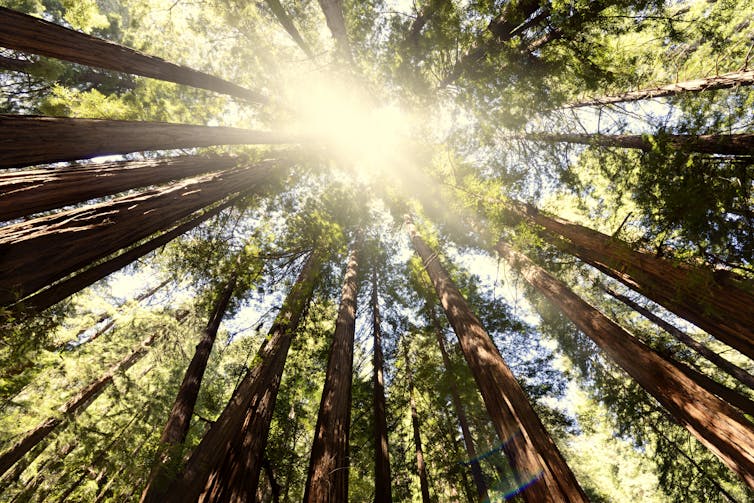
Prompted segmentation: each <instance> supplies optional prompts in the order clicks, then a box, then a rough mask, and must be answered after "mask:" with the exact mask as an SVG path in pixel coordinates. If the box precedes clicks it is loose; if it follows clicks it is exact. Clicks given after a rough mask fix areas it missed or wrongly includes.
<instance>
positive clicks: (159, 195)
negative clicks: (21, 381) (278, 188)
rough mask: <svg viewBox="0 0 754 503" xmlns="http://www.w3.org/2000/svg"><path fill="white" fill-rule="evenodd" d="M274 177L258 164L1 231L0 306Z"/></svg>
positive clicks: (271, 169)
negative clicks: (214, 203)
mask: <svg viewBox="0 0 754 503" xmlns="http://www.w3.org/2000/svg"><path fill="white" fill-rule="evenodd" d="M275 172H276V170H275V167H274V165H273V164H272V163H261V164H257V165H253V166H248V167H243V168H238V169H233V170H228V171H222V172H218V173H214V174H210V175H205V176H201V177H196V178H191V179H188V180H182V181H180V182H177V183H175V184H172V185H169V186H167V187H160V188H158V189H153V190H148V191H145V192H141V193H138V194H133V195H128V196H123V197H120V198H117V199H114V200H112V201H108V202H105V203H100V204H95V205H91V206H86V207H82V208H76V209H73V210H68V211H62V212H59V213H55V214H52V215H49V216H44V217H39V218H35V219H33V220H28V221H26V222H21V223H18V224H14V225H9V226H7V227H3V228H2V229H0V305H7V304H10V303H13V302H14V301H15V300H16V299H20V298H23V296H25V295H28V294H31V293H33V292H35V291H37V290H39V289H40V288H42V287H44V286H47V285H50V284H52V283H53V282H54V281H57V280H59V279H61V278H63V277H65V276H66V275H68V274H71V273H73V272H75V271H77V270H79V269H81V268H83V267H85V266H87V265H89V264H91V263H92V262H94V261H96V260H99V259H101V258H104V257H107V256H108V255H109V254H111V253H114V252H116V251H118V250H120V249H122V248H125V247H128V246H130V245H132V244H133V243H136V242H138V241H139V240H141V239H144V238H146V237H148V236H149V235H151V234H153V233H155V232H157V231H161V230H164V229H166V228H168V227H169V226H170V225H172V224H173V223H174V222H175V221H177V220H180V219H182V218H185V217H187V216H188V215H190V214H191V213H193V212H195V211H197V210H199V209H201V208H202V207H204V206H207V205H209V204H211V203H213V202H216V201H218V200H220V199H222V198H224V197H226V196H227V195H228V194H231V193H236V192H238V191H249V190H253V189H256V188H259V187H261V186H262V184H263V183H265V182H267V181H270V180H271V179H272V177H273V173H275ZM40 264H44V267H40Z"/></svg>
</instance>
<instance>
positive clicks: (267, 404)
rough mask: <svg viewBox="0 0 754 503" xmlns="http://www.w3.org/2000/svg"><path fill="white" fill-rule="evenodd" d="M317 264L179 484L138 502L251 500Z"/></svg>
mask: <svg viewBox="0 0 754 503" xmlns="http://www.w3.org/2000/svg"><path fill="white" fill-rule="evenodd" d="M320 261H321V257H320V256H319V252H317V251H315V252H312V254H311V255H310V256H309V257H308V258H307V260H306V262H305V263H304V266H303V268H302V269H301V272H300V273H299V276H298V279H297V280H296V283H295V284H294V285H293V287H292V288H291V291H290V293H289V294H288V296H287V297H286V299H285V302H284V303H283V306H282V308H281V310H280V312H279V313H278V315H277V317H276V318H275V322H274V324H273V325H272V328H270V332H269V337H268V342H267V343H266V344H265V345H264V346H263V347H262V348H261V349H260V351H259V354H258V361H259V362H260V363H259V365H257V366H256V367H254V368H252V369H250V370H249V371H248V372H247V373H246V375H245V376H244V378H243V380H242V381H241V383H240V384H239V386H238V388H237V389H236V391H235V393H234V394H233V397H232V398H231V400H230V402H229V403H228V405H227V406H226V407H225V409H224V410H223V412H222V413H221V414H220V417H219V418H218V419H217V421H215V423H214V424H213V425H212V427H211V428H210V430H209V431H208V432H207V434H206V435H204V438H202V440H201V442H200V443H199V445H198V446H197V447H196V449H194V451H193V453H192V454H191V457H190V458H189V460H188V462H187V463H186V467H185V469H184V470H183V472H182V473H181V474H180V475H179V477H178V479H177V480H176V481H175V482H174V483H173V484H172V485H171V486H170V487H169V488H168V490H167V491H163V492H164V496H163V497H162V499H160V494H159V492H154V494H150V495H149V496H148V497H147V496H142V501H159V502H163V501H165V502H173V503H183V502H185V501H197V500H198V501H253V498H254V497H255V496H256V489H257V485H258V483H259V474H260V470H261V466H262V458H263V455H264V450H265V447H266V445H267V436H268V432H269V429H270V423H271V421H272V413H273V411H274V408H275V401H276V399H277V393H278V389H279V387H280V380H281V377H282V375H283V369H284V367H285V360H286V358H287V356H288V350H289V348H290V345H291V341H292V339H293V337H294V335H295V334H296V330H297V328H298V325H299V323H300V321H301V320H302V319H303V316H304V313H305V311H306V308H307V306H308V304H309V302H310V300H311V297H312V293H313V291H314V287H315V284H316V281H317V278H318V277H319V273H320ZM154 487H157V486H154ZM150 498H153V499H150Z"/></svg>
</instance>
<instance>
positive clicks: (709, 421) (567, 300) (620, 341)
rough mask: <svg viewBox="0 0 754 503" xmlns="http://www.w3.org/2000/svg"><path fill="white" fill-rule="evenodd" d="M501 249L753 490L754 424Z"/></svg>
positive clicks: (530, 264)
mask: <svg viewBox="0 0 754 503" xmlns="http://www.w3.org/2000/svg"><path fill="white" fill-rule="evenodd" d="M496 249H497V251H498V252H499V253H500V255H501V256H502V257H503V258H504V259H505V260H506V261H507V262H509V263H511V264H512V265H515V266H516V267H518V269H519V270H520V271H521V274H522V275H523V277H524V279H525V280H526V281H527V282H528V283H530V284H531V285H532V286H533V287H534V288H536V289H537V290H538V291H539V292H541V293H542V295H544V296H545V297H546V298H547V299H548V300H549V301H550V302H552V303H553V304H555V305H556V306H557V307H558V308H560V309H561V310H562V311H563V313H564V314H565V315H566V316H567V317H568V318H570V319H571V321H573V323H574V324H575V325H576V326H577V327H578V328H579V330H581V331H582V332H583V333H584V334H585V335H586V336H587V337H589V338H590V339H592V340H593V341H594V342H595V343H596V344H597V345H598V346H599V347H600V348H601V349H602V350H603V351H604V352H605V354H606V355H607V356H608V357H610V358H611V359H612V360H613V361H615V362H616V363H617V364H618V365H619V366H620V367H622V368H623V369H624V370H625V371H626V372H627V373H628V374H629V375H630V376H631V377H633V378H634V379H635V380H636V382H637V383H639V385H640V386H641V387H642V388H644V389H645V390H646V391H647V392H648V393H649V394H651V395H652V396H653V397H655V398H656V399H657V401H659V402H660V403H661V404H662V405H663V406H664V407H665V408H666V409H667V410H668V411H669V412H670V413H671V415H672V416H673V417H674V418H675V419H676V420H677V421H678V422H679V423H680V424H681V425H683V426H684V427H685V428H686V429H688V430H689V431H690V432H691V433H692V434H693V435H694V436H695V437H696V438H697V440H699V441H700V442H701V443H702V444H703V445H705V446H706V447H707V448H708V449H710V450H711V451H712V452H713V453H714V454H716V455H717V456H718V457H719V458H720V459H721V460H722V461H723V462H724V463H725V464H726V465H727V466H728V467H729V468H730V469H731V470H733V471H734V472H736V473H737V474H738V475H739V476H740V477H741V479H743V481H744V482H745V483H746V484H747V485H748V486H749V487H754V426H752V424H751V423H749V422H748V421H747V420H746V419H745V418H744V417H743V415H742V414H741V413H740V412H738V411H737V410H735V409H734V408H733V407H731V406H730V405H728V404H727V403H726V402H724V401H722V400H720V399H719V398H717V397H716V396H714V395H712V394H711V393H709V392H708V391H706V390H705V389H703V388H701V387H700V386H699V385H698V384H696V383H695V382H694V381H693V380H692V379H690V378H689V377H688V376H686V375H684V373H683V372H682V371H681V370H680V369H679V368H678V367H677V366H676V365H675V364H673V362H670V361H668V360H666V359H665V358H663V357H662V356H660V355H659V354H657V353H656V352H655V351H652V349H650V348H649V347H647V346H646V345H644V344H642V343H641V342H640V341H639V340H637V339H636V338H635V337H633V336H632V335H631V334H629V333H628V332H626V331H625V330H624V329H623V328H621V327H620V326H618V325H617V324H615V323H614V322H612V321H611V320H610V319H608V318H607V317H606V316H604V315H603V314H602V313H600V312H599V311H597V310H596V309H595V308H593V307H592V306H590V305H589V304H587V303H586V302H584V301H583V300H582V299H581V298H579V297H578V296H577V295H576V294H574V293H573V292H572V291H571V290H570V289H569V288H568V287H566V286H565V285H564V284H563V283H562V282H560V281H558V280H557V279H555V278H553V277H552V276H550V275H549V274H548V273H547V272H545V271H544V270H543V269H542V268H541V267H539V266H537V265H536V264H534V263H533V262H531V260H529V259H528V258H526V257H525V256H524V255H522V254H520V253H518V252H516V251H514V250H513V249H512V248H511V247H509V246H508V245H507V244H505V243H503V242H500V243H498V245H497V247H496Z"/></svg>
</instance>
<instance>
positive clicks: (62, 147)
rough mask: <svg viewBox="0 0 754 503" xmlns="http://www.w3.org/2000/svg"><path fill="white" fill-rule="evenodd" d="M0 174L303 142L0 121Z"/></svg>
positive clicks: (80, 122) (151, 127)
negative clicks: (149, 154)
mask: <svg viewBox="0 0 754 503" xmlns="http://www.w3.org/2000/svg"><path fill="white" fill-rule="evenodd" d="M0 138H3V141H2V142H0V168H19V167H23V166H31V165H34V164H45V163H52V162H63V161H76V160H79V159H89V158H92V157H97V156H102V155H115V154H128V153H131V152H140V151H147V150H172V149H179V148H193V147H209V146H212V145H252V144H281V143H300V142H301V141H303V139H304V138H303V137H294V136H292V135H282V134H277V133H272V132H268V131H254V130H251V129H239V128H232V127H219V126H216V127H210V126H195V125H193V124H171V123H167V122H140V121H122V120H106V119H71V118H67V117H37V116H32V115H0Z"/></svg>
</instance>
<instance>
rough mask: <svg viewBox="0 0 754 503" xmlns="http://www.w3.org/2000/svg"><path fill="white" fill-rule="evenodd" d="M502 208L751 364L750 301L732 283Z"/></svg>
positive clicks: (523, 208) (533, 213) (523, 207)
mask: <svg viewBox="0 0 754 503" xmlns="http://www.w3.org/2000/svg"><path fill="white" fill-rule="evenodd" d="M506 208H507V210H508V211H509V216H511V217H512V218H513V220H514V221H518V222H520V221H522V220H523V221H527V222H529V223H533V224H536V225H540V226H542V227H544V229H545V232H540V235H541V236H542V237H543V238H545V239H546V240H548V241H549V242H551V243H553V244H554V245H555V246H557V247H558V248H560V249H561V250H563V251H564V252H566V253H569V254H571V255H574V256H576V257H578V258H580V259H581V260H583V261H584V262H586V263H587V264H589V265H591V266H593V267H595V268H596V269H598V270H600V271H602V272H603V273H605V274H607V275H608V276H611V277H613V278H615V279H617V280H618V281H620V282H621V283H623V284H624V285H626V286H627V287H629V288H631V289H633V290H635V291H637V292H639V293H640V294H642V295H643V296H645V297H647V298H648V299H651V300H653V301H654V302H657V303H658V304H660V305H661V306H663V307H665V308H666V309H668V310H669V311H671V312H673V313H675V314H676V315H678V316H680V317H681V318H684V319H686V320H688V321H690V322H691V323H693V324H695V325H697V326H698V327H699V328H701V329H702V330H704V331H706V332H708V333H709V334H711V335H712V336H714V337H716V338H717V339H719V340H720V341H722V342H724V343H726V344H728V345H729V346H731V347H733V348H736V349H737V350H739V351H741V352H742V353H743V354H745V355H746V356H748V357H749V358H754V295H752V294H751V293H749V292H748V291H745V290H743V289H742V288H741V286H740V285H739V284H737V282H736V281H735V280H732V279H726V280H724V281H721V280H720V279H719V278H718V277H717V276H716V275H715V273H714V272H713V271H710V270H708V269H704V268H701V267H696V266H692V265H689V264H685V263H673V262H671V261H669V260H666V259H663V258H659V257H655V256H654V255H651V254H648V253H644V252H640V251H634V250H633V249H631V247H630V246H629V245H628V244H627V243H624V242H623V241H620V240H618V239H615V238H613V237H611V236H608V235H606V234H602V233H601V232H597V231H595V230H592V229H589V228H587V227H584V226H581V225H577V224H574V223H571V222H568V221H566V220H563V219H560V218H557V217H548V216H545V215H543V214H541V213H540V212H539V211H538V210H537V209H536V208H534V207H533V206H531V205H528V204H522V203H518V202H516V201H509V202H508V203H507V204H506ZM560 238H564V239H560Z"/></svg>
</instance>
